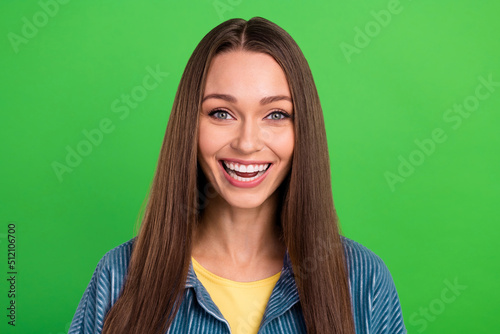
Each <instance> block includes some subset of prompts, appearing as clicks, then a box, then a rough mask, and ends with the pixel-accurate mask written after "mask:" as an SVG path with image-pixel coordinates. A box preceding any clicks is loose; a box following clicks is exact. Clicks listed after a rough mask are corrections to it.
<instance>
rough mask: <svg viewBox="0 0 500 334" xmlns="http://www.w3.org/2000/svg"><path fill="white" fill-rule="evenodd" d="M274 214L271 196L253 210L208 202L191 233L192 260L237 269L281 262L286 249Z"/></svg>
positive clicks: (217, 199) (275, 198)
mask: <svg viewBox="0 0 500 334" xmlns="http://www.w3.org/2000/svg"><path fill="white" fill-rule="evenodd" d="M275 195H276V194H275ZM276 210H277V197H276V196H274V195H273V196H271V197H270V198H269V199H268V200H267V201H265V202H264V203H263V204H262V205H260V206H259V207H256V208H236V207H232V206H230V205H229V204H228V203H227V202H226V201H225V200H224V199H222V198H221V197H216V198H213V199H211V201H210V202H209V203H208V204H207V206H206V207H205V209H204V211H203V214H202V216H201V218H200V221H199V224H198V226H197V227H196V228H195V229H194V235H193V241H194V243H193V256H195V257H196V258H198V257H203V258H206V257H210V258H212V259H218V260H220V261H223V262H224V263H227V264H230V265H232V266H236V267H238V266H242V265H245V266H248V265H249V264H253V263H255V264H256V263H258V262H259V261H261V260H265V259H283V256H284V253H285V246H284V243H283V241H282V239H281V231H280V228H279V226H278V224H277V222H276V219H277V214H276Z"/></svg>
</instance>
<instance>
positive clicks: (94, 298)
mask: <svg viewBox="0 0 500 334" xmlns="http://www.w3.org/2000/svg"><path fill="white" fill-rule="evenodd" d="M193 129H197V131H193ZM329 171H330V167H329V156H328V148H327V142H326V135H325V126H324V123H323V114H322V110H321V106H320V103H319V98H318V95H317V91H316V87H315V85H314V81H313V78H312V75H311V72H310V69H309V66H308V64H307V62H306V60H305V58H304V56H303V54H302V52H301V51H300V49H299V47H298V46H297V44H296V43H295V42H294V40H293V39H292V38H291V37H290V36H289V35H288V34H287V33H286V32H285V31H284V30H283V29H281V28H280V27H278V26H277V25H275V24H274V23H272V22H270V21H268V20H265V19H263V18H259V17H255V18H252V19H251V20H249V21H245V20H242V19H232V20H228V21H226V22H224V23H222V24H220V25H219V26H217V27H216V28H214V29H213V30H212V31H210V32H209V33H208V34H207V35H206V36H205V37H204V38H203V40H202V41H201V42H200V43H199V45H198V46H197V47H196V49H195V50H194V52H193V54H192V56H191V58H190V59H189V62H188V64H187V66H186V69H185V71H184V74H183V76H182V78H181V81H180V84H179V88H178V91H177V95H176V97H175V100H174V104H173V108H172V112H171V115H170V119H169V122H168V126H167V131H166V135H165V139H164V142H163V145H162V149H161V152H160V157H159V161H158V167H157V170H156V174H155V177H154V181H153V184H152V187H151V191H150V196H149V201H148V205H147V208H146V211H145V214H144V217H143V221H142V226H141V229H140V231H139V234H138V236H137V237H136V238H134V239H132V240H130V241H129V242H127V243H125V244H123V245H121V246H119V247H117V248H115V249H113V250H111V251H110V252H108V253H107V254H106V255H105V256H104V257H103V259H102V260H101V261H100V263H99V264H98V266H97V269H96V271H95V273H94V275H93V277H92V279H91V281H90V284H89V286H88V288H87V290H86V291H85V294H84V295H83V298H82V300H81V301H80V304H79V306H78V309H77V311H76V313H75V316H74V318H73V323H72V325H71V328H70V331H69V332H70V333H101V332H102V333H165V332H169V333H257V332H259V333H305V332H306V331H307V332H308V333H391V334H393V333H405V332H406V330H405V328H404V324H403V318H402V314H401V308H400V304H399V299H398V295H397V292H396V289H395V287H394V283H393V280H392V278H391V275H390V273H389V271H388V270H387V267H386V266H385V265H384V263H383V262H382V260H381V259H380V258H379V257H377V256H376V255H375V254H374V253H372V252H371V251H369V250H368V249H366V248H365V247H363V246H361V245H360V244H357V243H355V242H354V241H352V240H349V239H347V238H345V237H342V236H340V235H339V230H338V225H337V216H336V213H335V210H334V206H333V200H332V191H331V185H330V184H331V182H330V173H329Z"/></svg>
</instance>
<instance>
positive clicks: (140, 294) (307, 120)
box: [103, 17, 354, 334]
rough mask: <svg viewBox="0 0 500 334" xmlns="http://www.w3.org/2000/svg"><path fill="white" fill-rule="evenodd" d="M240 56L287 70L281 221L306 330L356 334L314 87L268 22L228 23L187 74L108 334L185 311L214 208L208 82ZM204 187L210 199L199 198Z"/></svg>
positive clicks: (302, 62)
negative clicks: (193, 264) (201, 130)
mask: <svg viewBox="0 0 500 334" xmlns="http://www.w3.org/2000/svg"><path fill="white" fill-rule="evenodd" d="M238 49H243V50H248V51H253V52H262V53H266V54H269V55H271V56H272V57H273V58H274V59H275V60H276V61H277V62H278V64H279V65H280V66H281V68H282V69H283V71H284V73H285V75H286V77H287V80H288V85H289V87H290V92H291V94H292V100H293V107H294V113H295V118H294V127H295V146H294V153H293V158H292V168H291V170H290V173H289V175H288V176H287V178H286V179H285V180H284V181H283V184H282V185H281V186H280V188H279V189H280V192H281V193H282V195H283V196H282V198H281V202H280V204H281V205H280V206H279V208H281V211H280V212H278V217H279V222H280V224H281V228H282V232H283V238H284V240H285V244H286V246H287V249H288V252H289V255H290V259H291V262H292V269H293V271H294V273H295V281H296V284H297V288H298V291H299V297H300V304H301V308H302V314H303V316H304V320H305V322H306V326H307V330H308V332H309V333H349V334H352V333H354V322H353V317H352V311H351V300H350V293H349V284H348V278H347V270H346V265H345V261H344V254H343V247H342V244H341V239H340V235H339V227H338V219H337V215H336V212H335V209H334V205H333V199H332V189H331V181H330V163H329V155H328V146H327V141H326V132H325V125H324V121H323V112H322V109H321V105H320V101H319V97H318V93H317V90H316V86H315V84H314V80H313V77H312V74H311V71H310V69H309V65H308V64H307V61H306V59H305V57H304V55H303V54H302V52H301V50H300V48H299V47H298V45H297V44H296V43H295V41H294V40H293V39H292V37H291V36H290V35H289V34H288V33H287V32H285V31H284V30H283V29H282V28H280V27H279V26H277V25H276V24H274V23H272V22H270V21H268V20H266V19H263V18H260V17H254V18H252V19H250V20H248V21H245V20H243V19H231V20H228V21H225V22H223V23H221V24H220V25H218V26H217V27H215V28H214V29H213V30H211V31H210V32H209V33H208V34H207V35H206V36H205V37H204V38H203V39H202V40H201V42H200V43H199V44H198V46H197V47H196V49H195V50H194V52H193V54H192V55H191V57H190V59H189V61H188V63H187V65H186V68H185V70H184V73H183V75H182V78H181V81H180V83H179V87H178V90H177V94H176V96H175V99H174V103H173V107H172V112H171V114H170V119H169V121H168V125H167V130H166V134H165V138H164V140H163V145H162V148H161V152H160V156H159V160H158V165H157V169H156V173H155V176H154V179H153V183H152V185H151V189H150V193H149V199H148V204H147V207H146V210H145V213H144V217H143V220H142V225H141V228H140V230H139V233H138V236H137V239H136V241H135V243H134V248H133V252H132V256H131V260H130V266H129V269H128V274H127V278H126V282H125V284H124V287H123V290H122V292H121V296H120V298H119V299H118V300H117V302H116V303H115V305H114V306H113V307H112V308H111V310H110V312H109V313H108V315H107V317H106V320H105V324H104V329H103V333H106V334H110V333H120V334H121V333H163V332H165V331H166V330H167V329H168V327H169V326H170V324H171V323H172V321H173V319H174V318H175V315H176V313H177V312H178V310H179V307H180V304H181V303H182V299H183V295H184V289H185V281H186V277H187V272H188V268H189V264H190V256H191V245H192V240H191V234H192V231H193V227H194V226H195V224H197V222H198V219H199V217H200V214H201V213H202V210H203V205H204V204H203V202H204V201H207V200H208V199H207V198H206V197H207V196H206V179H205V178H204V177H203V175H202V174H203V173H202V172H200V167H199V165H198V163H197V141H198V136H197V131H196V129H198V114H199V111H200V108H201V100H202V97H203V93H204V86H205V79H206V76H207V72H208V68H209V65H210V64H211V62H212V59H213V58H214V56H216V55H217V54H219V53H222V52H229V51H232V50H238ZM203 187H205V192H203V191H200V190H199V189H202V188H203ZM321 249H322V250H321ZM320 253H322V255H320Z"/></svg>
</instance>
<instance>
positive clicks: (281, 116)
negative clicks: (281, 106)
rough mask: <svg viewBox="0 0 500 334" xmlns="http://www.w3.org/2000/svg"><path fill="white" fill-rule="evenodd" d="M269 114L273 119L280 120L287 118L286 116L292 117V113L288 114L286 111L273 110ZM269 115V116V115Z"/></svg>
mask: <svg viewBox="0 0 500 334" xmlns="http://www.w3.org/2000/svg"><path fill="white" fill-rule="evenodd" d="M274 115H277V117H275V116H274ZM269 116H271V119H272V120H273V121H279V120H282V119H285V118H290V117H291V116H290V114H288V113H287V112H284V111H279V110H278V111H273V112H272V113H270V114H269ZM269 116H267V117H269Z"/></svg>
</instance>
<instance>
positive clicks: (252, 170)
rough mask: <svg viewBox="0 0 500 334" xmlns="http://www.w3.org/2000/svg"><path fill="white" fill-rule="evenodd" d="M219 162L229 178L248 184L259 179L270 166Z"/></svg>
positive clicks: (269, 164)
mask: <svg viewBox="0 0 500 334" xmlns="http://www.w3.org/2000/svg"><path fill="white" fill-rule="evenodd" d="M220 162H221V164H222V167H223V168H224V170H225V171H226V172H227V173H228V174H229V176H231V177H232V178H233V179H235V180H238V181H243V182H250V181H253V180H255V179H257V178H259V177H260V176H262V175H263V174H264V173H265V172H266V171H267V170H268V169H269V167H270V166H271V165H272V164H271V163H267V164H255V165H243V164H239V163H233V162H228V161H224V160H220Z"/></svg>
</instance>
